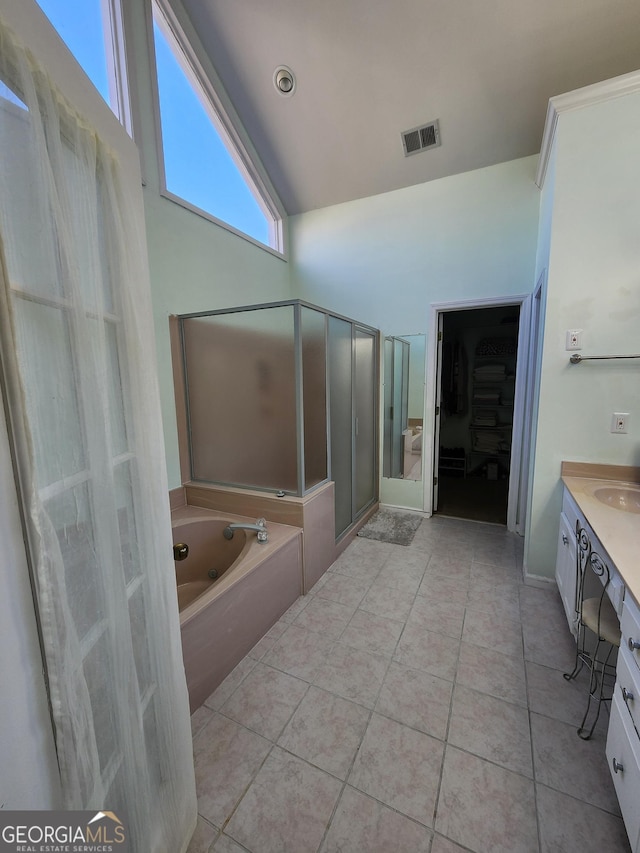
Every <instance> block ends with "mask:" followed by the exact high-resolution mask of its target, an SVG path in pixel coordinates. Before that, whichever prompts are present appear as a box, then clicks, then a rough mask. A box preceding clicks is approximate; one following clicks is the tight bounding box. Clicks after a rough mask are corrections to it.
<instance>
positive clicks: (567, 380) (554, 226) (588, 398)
mask: <svg viewBox="0 0 640 853" xmlns="http://www.w3.org/2000/svg"><path fill="white" fill-rule="evenodd" d="M555 147H556V151H555V170H554V172H555V178H554V176H553V175H548V177H547V181H549V180H552V181H553V192H552V195H551V194H547V193H548V191H547V187H546V185H545V195H546V199H547V200H546V202H545V207H544V219H543V222H544V228H543V229H541V241H542V242H543V243H544V245H542V246H541V251H540V261H539V264H540V265H541V266H542V265H543V264H544V257H545V255H546V254H548V258H549V260H548V284H547V304H546V316H545V335H544V349H543V354H542V371H541V377H540V397H539V406H538V424H537V436H536V444H535V468H534V479H533V490H532V502H531V517H530V526H529V533H528V536H527V553H526V555H525V559H526V566H527V570H528V572H530V573H531V574H538V575H546V576H552V575H553V570H554V565H555V549H556V540H557V531H558V518H559V512H560V506H561V493H562V489H561V485H560V479H559V478H560V465H561V462H562V461H563V460H573V461H582V462H600V463H611V464H619V465H639V464H640V394H639V393H638V389H639V387H640V384H639V383H640V373H639V370H640V362H639V361H627V362H616V361H603V362H584V363H583V364H580V365H575V366H574V365H570V364H569V355H570V353H568V352H567V351H566V350H565V334H566V330H567V329H583V330H584V341H583V350H582V354H583V355H611V354H616V353H619V354H629V353H640V240H638V223H639V222H640V193H639V192H638V186H639V185H640V158H639V157H638V151H639V150H640V93H638V94H630V95H626V96H624V97H618V98H615V99H613V100H609V101H607V102H604V103H599V104H597V105H592V106H589V107H583V108H581V109H575V110H568V111H566V112H561V113H560V114H559V117H558V126H557V131H556V142H555ZM614 411H616V412H620V411H622V412H629V413H630V415H631V422H630V429H629V433H628V434H627V435H612V434H611V432H610V431H609V427H610V421H611V415H612V413H613V412H614Z"/></svg>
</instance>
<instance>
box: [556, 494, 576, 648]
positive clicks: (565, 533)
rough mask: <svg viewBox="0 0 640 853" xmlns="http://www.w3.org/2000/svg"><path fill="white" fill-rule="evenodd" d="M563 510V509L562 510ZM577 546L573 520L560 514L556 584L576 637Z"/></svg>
mask: <svg viewBox="0 0 640 853" xmlns="http://www.w3.org/2000/svg"><path fill="white" fill-rule="evenodd" d="M563 510H564V508H563ZM576 557H577V546H576V523H575V519H573V520H569V519H568V518H567V516H566V514H565V512H564V511H563V512H562V515H561V516H560V530H559V532H558V551H557V557H556V583H557V584H558V591H559V593H560V598H561V599H562V604H563V606H564V612H565V614H566V617H567V622H568V623H569V629H570V630H571V633H572V634H573V635H574V637H575V635H576V633H577V630H578V627H577V626H578V619H577V613H576V597H577V594H578V572H577V560H576Z"/></svg>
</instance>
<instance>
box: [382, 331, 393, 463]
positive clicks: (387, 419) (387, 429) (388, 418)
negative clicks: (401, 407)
mask: <svg viewBox="0 0 640 853" xmlns="http://www.w3.org/2000/svg"><path fill="white" fill-rule="evenodd" d="M392 370H393V339H392V338H385V339H384V385H383V391H384V430H383V453H382V476H383V477H391V476H392V474H391V449H392V446H393V436H392V426H393V380H392V378H391V375H392V374H391V371H392Z"/></svg>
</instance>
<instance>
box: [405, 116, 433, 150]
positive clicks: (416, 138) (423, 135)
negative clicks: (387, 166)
mask: <svg viewBox="0 0 640 853" xmlns="http://www.w3.org/2000/svg"><path fill="white" fill-rule="evenodd" d="M402 145H403V146H404V156H405V157H409V155H410V154H417V153H418V152H419V151H426V149H427V148H437V147H438V146H439V145H440V126H439V124H438V120H437V119H436V121H430V122H429V123H428V124H423V125H421V126H420V127H413V128H412V129H411V130H404V131H403V132H402Z"/></svg>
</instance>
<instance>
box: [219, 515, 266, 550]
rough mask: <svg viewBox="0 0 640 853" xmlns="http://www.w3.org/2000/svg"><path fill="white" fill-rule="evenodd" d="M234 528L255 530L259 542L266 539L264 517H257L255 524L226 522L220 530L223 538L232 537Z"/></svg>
mask: <svg viewBox="0 0 640 853" xmlns="http://www.w3.org/2000/svg"><path fill="white" fill-rule="evenodd" d="M234 530H255V531H256V536H257V539H258V542H260V543H261V544H263V543H265V542H266V541H267V538H268V537H267V521H266V519H264V518H259V519H258V520H257V521H256V523H255V524H240V523H238V524H228V525H227V526H226V527H225V529H224V530H223V531H222V533H223V536H224V538H225V539H233V531H234Z"/></svg>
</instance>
